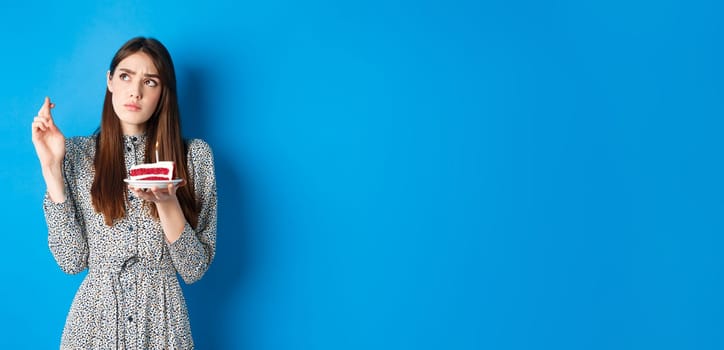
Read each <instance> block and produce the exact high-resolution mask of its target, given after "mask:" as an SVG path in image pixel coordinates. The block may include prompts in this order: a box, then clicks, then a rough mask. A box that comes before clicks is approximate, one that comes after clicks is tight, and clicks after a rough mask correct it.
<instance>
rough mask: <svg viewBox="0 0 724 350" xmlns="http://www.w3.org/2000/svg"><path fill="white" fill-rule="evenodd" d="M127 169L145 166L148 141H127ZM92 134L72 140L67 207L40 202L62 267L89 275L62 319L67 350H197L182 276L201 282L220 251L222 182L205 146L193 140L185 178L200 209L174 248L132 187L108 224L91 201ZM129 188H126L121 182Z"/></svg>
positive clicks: (67, 168)
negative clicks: (122, 213) (194, 223)
mask: <svg viewBox="0 0 724 350" xmlns="http://www.w3.org/2000/svg"><path fill="white" fill-rule="evenodd" d="M123 142H124V147H125V163H126V169H128V168H130V167H131V166H132V165H134V164H137V163H139V164H140V163H142V162H143V159H144V155H145V148H146V147H145V145H146V137H145V136H144V135H138V136H124V139H123ZM94 155H95V138H94V137H73V138H69V139H67V140H66V155H65V159H64V161H63V174H64V180H65V191H66V198H67V199H66V201H65V202H63V203H54V202H52V201H51V200H50V198H49V197H48V195H47V194H46V196H45V199H44V200H43V208H44V211H45V219H46V222H47V224H48V245H49V247H50V251H51V252H52V254H53V257H54V258H55V260H56V261H57V263H58V265H59V266H60V268H61V269H62V270H63V271H65V272H67V273H71V274H75V273H79V272H81V271H83V270H85V269H88V274H87V275H86V277H85V279H84V280H83V282H82V283H81V285H80V287H79V289H78V292H77V293H76V295H75V298H74V299H73V303H72V305H71V308H70V311H69V312H68V317H67V319H66V323H65V328H64V329H63V336H62V338H61V345H60V347H61V349H192V348H193V347H194V344H193V339H192V337H191V329H190V325H189V317H188V310H187V308H186V302H185V300H184V297H183V294H182V292H181V287H180V285H179V281H178V278H177V277H176V274H177V273H178V275H180V276H181V278H183V280H184V281H185V282H186V283H193V282H195V281H197V280H198V279H200V278H201V277H202V276H203V274H204V273H205V272H206V270H207V269H208V268H209V264H211V261H212V259H213V257H214V252H215V247H216V179H215V175H214V161H213V155H212V152H211V148H210V147H209V145H208V144H207V143H206V142H204V141H202V140H198V139H194V140H191V141H189V143H188V168H189V173H190V174H189V176H190V179H189V181H191V182H193V184H194V189H195V191H196V198H197V200H199V201H200V203H201V212H200V215H199V222H198V226H197V227H196V229H193V228H191V226H190V225H189V224H188V223H187V224H186V226H185V227H184V231H183V233H182V234H181V236H180V237H179V239H178V240H176V241H175V242H173V243H168V242H167V241H166V240H165V236H164V234H163V232H162V229H161V223H160V222H159V221H158V220H157V219H154V218H152V217H151V216H150V215H149V214H148V210H147V208H146V206H144V205H143V200H141V199H139V198H136V197H134V196H133V195H132V194H131V192H130V191H127V196H128V204H127V210H126V216H125V217H124V218H123V219H120V220H117V221H116V222H115V223H114V224H113V226H110V227H109V226H106V225H105V223H104V220H103V215H102V214H100V213H97V212H96V211H95V210H94V208H93V205H92V204H91V196H90V189H91V185H92V183H93V176H94V174H93V159H94ZM118 185H119V186H124V187H125V186H126V184H125V183H120V184H118Z"/></svg>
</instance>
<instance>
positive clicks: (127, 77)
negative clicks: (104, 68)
mask: <svg viewBox="0 0 724 350" xmlns="http://www.w3.org/2000/svg"><path fill="white" fill-rule="evenodd" d="M118 77H119V78H121V80H129V79H131V77H130V76H129V75H128V74H126V73H121V74H119V75H118Z"/></svg>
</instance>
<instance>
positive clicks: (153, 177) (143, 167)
mask: <svg viewBox="0 0 724 350" xmlns="http://www.w3.org/2000/svg"><path fill="white" fill-rule="evenodd" d="M173 171H174V163H173V162H170V161H162V162H156V163H146V164H138V165H134V166H132V167H131V169H130V170H129V172H128V174H129V175H130V178H131V180H135V181H171V180H172V179H173Z"/></svg>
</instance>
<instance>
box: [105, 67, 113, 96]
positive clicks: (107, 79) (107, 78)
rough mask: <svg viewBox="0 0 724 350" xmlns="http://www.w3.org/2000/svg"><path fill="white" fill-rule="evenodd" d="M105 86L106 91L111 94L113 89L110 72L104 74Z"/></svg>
mask: <svg viewBox="0 0 724 350" xmlns="http://www.w3.org/2000/svg"><path fill="white" fill-rule="evenodd" d="M106 85H107V86H108V91H110V92H111V93H113V88H112V87H111V71H108V72H107V73H106Z"/></svg>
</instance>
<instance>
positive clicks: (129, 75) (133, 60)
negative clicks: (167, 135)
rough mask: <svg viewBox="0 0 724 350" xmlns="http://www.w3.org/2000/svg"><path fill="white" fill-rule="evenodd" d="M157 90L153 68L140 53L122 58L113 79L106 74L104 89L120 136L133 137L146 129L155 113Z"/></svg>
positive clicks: (159, 79) (109, 73)
mask: <svg viewBox="0 0 724 350" xmlns="http://www.w3.org/2000/svg"><path fill="white" fill-rule="evenodd" d="M161 89H162V88H161V78H160V76H159V74H158V71H157V70H156V66H155V65H154V64H153V61H151V58H150V57H148V55H146V54H145V53H143V52H136V53H134V54H132V55H130V56H128V57H126V58H124V59H123V60H122V61H121V62H120V63H118V66H117V67H116V70H115V72H113V76H111V72H108V90H109V91H110V92H111V94H112V96H111V100H112V102H113V110H114V111H115V112H116V114H117V115H118V118H119V119H120V122H121V129H122V130H123V134H125V135H136V134H140V133H143V132H144V131H145V130H146V122H147V121H148V119H150V118H151V115H152V114H153V112H154V111H155V110H156V105H158V100H159V98H160V97H161Z"/></svg>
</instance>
